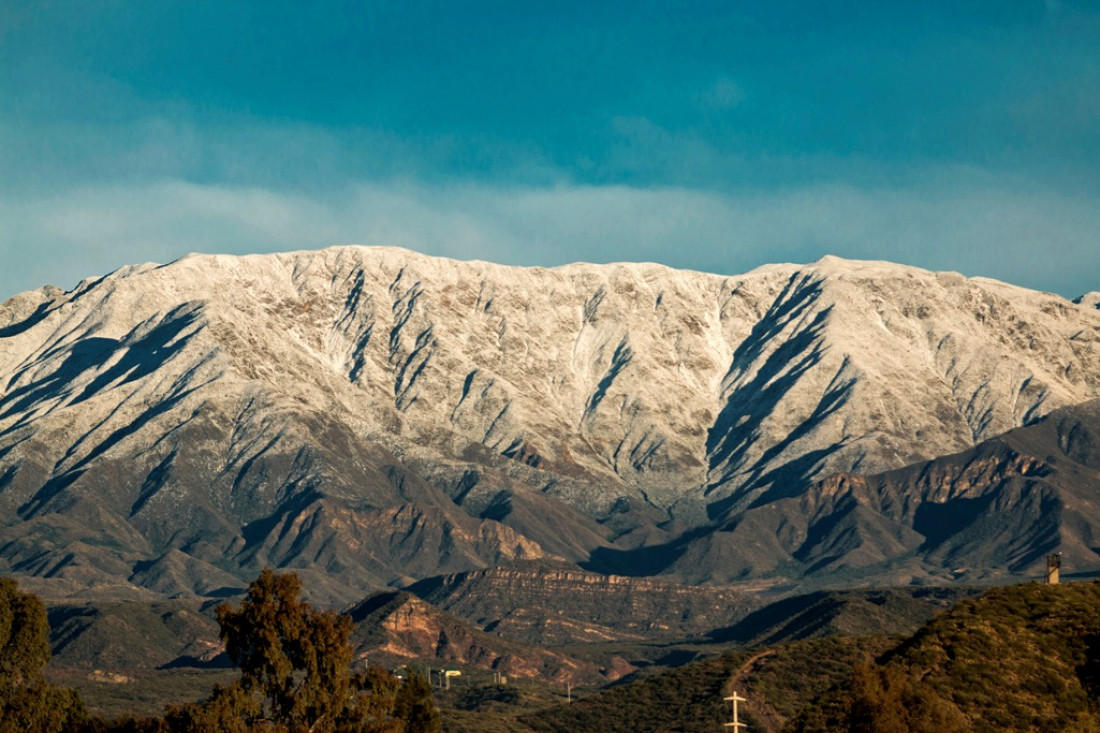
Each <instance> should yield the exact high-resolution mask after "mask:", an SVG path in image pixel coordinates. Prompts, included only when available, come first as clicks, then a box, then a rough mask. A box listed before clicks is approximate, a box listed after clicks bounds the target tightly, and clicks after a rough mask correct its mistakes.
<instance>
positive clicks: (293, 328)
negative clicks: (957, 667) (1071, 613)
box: [0, 247, 1100, 602]
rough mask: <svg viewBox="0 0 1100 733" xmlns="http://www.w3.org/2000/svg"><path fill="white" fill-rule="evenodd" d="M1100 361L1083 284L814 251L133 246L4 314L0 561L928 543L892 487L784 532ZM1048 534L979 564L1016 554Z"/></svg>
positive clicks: (463, 559)
mask: <svg viewBox="0 0 1100 733" xmlns="http://www.w3.org/2000/svg"><path fill="white" fill-rule="evenodd" d="M1098 356H1100V311H1098V310H1097V309H1096V308H1094V307H1091V302H1086V301H1085V300H1082V302H1081V303H1080V304H1075V303H1072V302H1070V301H1067V300H1064V299H1062V298H1060V297H1058V296H1054V295H1050V294H1046V293H1038V292H1033V291H1028V290H1024V289H1021V288H1016V287H1013V286H1010V285H1005V284H1003V283H999V282H995V281H991V280H984V279H980V278H974V279H966V278H964V277H962V276H960V275H957V274H953V273H931V272H926V271H922V270H918V269H914V268H909V267H902V266H897V265H891V264H888V263H875V262H848V261H843V260H837V259H834V258H826V259H825V260H822V261H820V262H817V263H814V264H812V265H806V266H799V265H775V266H769V267H765V268H761V269H758V270H755V271H753V272H750V273H747V274H745V275H740V276H735V277H723V276H718V275H707V274H703V273H695V272H684V271H675V270H670V269H668V268H664V267H661V266H657V265H647V264H622V265H603V266H597V265H570V266H567V267H561V268H554V269H549V270H547V269H540V268H526V269H525V268H509V267H502V266H497V265H492V264H487V263H482V262H456V261H452V260H444V259H437V258H430V257H425V256H421V255H418V254H415V253H412V252H408V251H404V250H397V249H388V248H361V247H340V248H333V249H328V250H324V251H320V252H300V253H292V254H279V255H267V256H249V257H228V256H190V257H187V258H184V259H182V260H179V261H177V262H174V263H172V264H170V265H164V266H157V265H140V266H135V267H127V268H123V269H122V270H119V271H117V272H115V273H112V274H111V275H108V276H106V277H103V278H99V279H95V280H89V281H85V282H82V283H81V284H80V285H79V286H77V287H76V288H75V289H74V290H72V291H71V292H62V291H60V290H57V289H55V288H49V287H47V288H43V289H41V290H38V291H34V292H30V293H24V294H22V295H20V296H17V297H16V298H13V299H11V300H9V301H7V302H6V303H4V304H3V305H0V389H2V392H0V569H2V570H4V571H6V572H14V573H17V574H20V575H22V576H25V577H33V578H35V579H37V580H36V581H35V582H37V583H38V585H36V586H34V587H33V588H32V589H33V590H36V591H37V592H41V593H45V594H47V595H54V596H56V595H64V594H72V593H81V594H87V593H89V592H91V593H95V592H99V591H102V592H104V593H108V594H110V595H112V596H114V597H117V596H119V595H120V594H126V593H129V594H131V595H133V596H135V597H141V596H153V595H180V594H182V595H186V594H190V593H199V594H206V595H209V594H214V595H217V594H222V593H228V592H232V591H233V590H234V589H238V588H240V587H241V586H242V585H243V583H244V581H245V580H246V579H247V578H249V577H252V576H253V575H255V573H256V572H257V571H258V570H259V568H261V567H263V566H267V565H273V566H278V567H293V568H297V569H299V570H300V571H301V573H302V574H303V576H304V578H305V585H306V586H307V587H311V588H313V589H315V594H316V595H317V596H320V597H323V598H328V599H330V600H332V601H333V602H350V601H351V600H354V599H355V598H356V597H361V596H362V594H363V591H364V590H365V589H367V588H377V587H381V586H384V585H386V584H402V583H406V582H409V581H411V580H413V579H416V578H420V577H427V576H431V575H437V574H441V573H453V572H463V571H468V570H474V569H478V568H484V567H488V566H492V565H496V564H499V563H503V562H511V561H514V560H517V559H538V558H562V559H565V560H568V561H571V562H580V563H585V564H588V565H589V566H590V567H592V568H595V569H600V570H615V571H617V572H623V573H624V574H635V575H640V574H647V573H656V572H661V573H666V574H668V575H670V576H673V577H678V578H683V579H687V580H690V581H698V580H710V581H724V580H734V579H739V578H744V577H749V576H752V575H761V574H764V575H769V574H770V575H776V576H784V575H785V574H789V575H800V574H805V573H807V572H811V573H812V572H816V571H817V570H818V569H821V568H824V569H826V570H828V569H836V568H837V567H839V566H840V565H844V566H848V567H860V566H870V565H874V564H875V562H877V560H874V559H875V558H879V557H880V556H881V557H886V556H892V555H895V554H897V553H898V552H902V551H908V550H907V549H906V548H909V547H911V546H913V545H914V544H915V545H917V546H924V544H925V540H923V539H920V538H918V537H917V535H919V534H921V530H920V527H916V525H914V524H913V523H912V522H911V521H910V520H911V519H913V517H911V516H909V515H906V514H905V511H909V510H912V511H915V505H913V504H912V503H910V504H909V505H908V506H909V509H904V508H903V509H899V510H898V511H900V512H901V514H898V515H897V516H899V517H902V519H901V520H900V523H901V525H904V526H905V529H906V531H908V532H911V533H915V534H907V533H906V531H903V530H902V529H899V528H898V527H895V526H893V525H889V522H887V526H884V525H883V522H885V521H886V520H883V519H880V516H885V517H888V518H889V517H893V516H894V515H891V514H890V510H888V509H887V508H886V507H887V504H889V502H888V501H886V499H885V498H884V499H883V500H882V502H880V505H875V506H873V507H871V509H869V510H868V509H863V508H860V509H858V511H856V512H855V513H854V514H851V513H849V514H843V513H841V514H836V515H835V516H836V520H837V522H838V523H842V521H849V522H856V524H858V526H859V527H860V530H859V532H857V534H858V533H863V534H861V535H860V536H865V535H866V533H868V532H870V533H872V534H873V535H875V537H876V538H877V539H874V540H868V541H864V542H862V543H857V544H859V546H860V547H863V548H864V549H863V550H859V551H858V552H857V551H856V550H852V552H855V553H856V554H854V555H852V556H851V559H849V560H843V559H835V558H843V556H845V552H844V551H843V548H842V547H841V546H840V545H836V546H835V549H834V550H829V551H826V550H825V548H824V546H823V545H820V543H817V544H814V543H813V542H811V543H810V546H809V549H804V548H803V545H805V542H803V543H802V544H798V546H797V548H796V547H795V539H792V538H794V535H797V534H798V533H799V532H802V531H803V530H802V529H800V527H802V525H804V524H805V523H806V516H808V515H806V514H805V512H807V511H809V507H810V505H813V506H815V507H822V506H825V505H826V504H828V501H827V500H826V499H824V498H822V497H824V496H825V494H826V493H828V492H827V491H826V490H825V489H823V488H821V487H822V486H824V484H815V483H814V482H815V481H820V480H822V479H826V477H828V476H830V475H832V474H835V473H837V472H849V473H852V472H858V473H861V474H871V473H876V472H881V471H887V470H891V469H897V468H900V467H903V466H905V465H908V464H911V463H914V462H917V461H921V460H926V459H930V458H934V457H936V456H940V455H945V454H951V453H957V452H958V451H962V450H966V449H969V448H971V447H972V446H974V445H975V444H977V443H979V442H980V441H982V440H985V439H988V438H991V437H993V436H996V435H998V434H1000V433H1002V432H1004V431H1007V430H1010V429H1012V428H1015V427H1018V426H1021V425H1024V424H1028V423H1030V422H1033V421H1035V420H1037V419H1038V418H1040V417H1042V416H1044V415H1046V414H1048V413H1049V412H1050V411H1052V410H1054V409H1056V408H1059V407H1064V406H1069V405H1075V404H1078V403H1082V402H1084V401H1086V400H1089V399H1094V398H1096V397H1098V396H1100V358H1098ZM838 480H839V479H838ZM813 486H816V487H817V488H811V487H813ZM807 492H810V493H809V494H807ZM803 497H806V498H805V501H806V502H809V503H808V504H807V505H806V507H801V505H800V504H799V502H800V501H803ZM791 502H794V504H791ZM768 507H773V510H772V512H773V514H774V516H773V517H772V518H771V519H766V518H764V516H763V514H762V512H764V511H766V510H767V508H768ZM788 511H790V512H795V513H796V515H797V518H796V519H794V520H793V525H792V526H794V527H795V529H793V530H791V531H786V530H784V529H783V527H785V526H786V525H784V523H783V521H782V518H781V517H780V516H779V515H780V514H783V513H784V512H788ZM822 511H824V510H822ZM798 512H803V514H797V513H798ZM884 512H885V513H884ZM825 513H826V514H828V513H829V512H825ZM813 516H824V515H823V514H822V513H821V512H818V514H817V515H813ZM914 516H915V515H914ZM1081 516H1082V517H1085V516H1086V515H1085V514H1082V515H1081ZM1088 516H1089V517H1091V515H1088ZM845 517H847V519H845ZM889 521H896V520H895V519H890V520H889ZM913 521H916V520H913ZM1082 521H1086V522H1089V523H1091V521H1092V519H1091V518H1087V519H1083V520H1082ZM751 523H758V524H760V525H761V526H762V529H760V530H759V531H756V532H749V533H747V534H746V535H745V536H746V538H747V539H748V540H749V541H750V543H749V544H748V545H746V544H745V543H743V542H742V543H738V542H731V541H730V540H731V539H732V538H733V537H732V535H733V534H736V532H735V530H736V529H737V528H743V529H742V532H745V531H746V530H747V529H748V527H749V525H750V524H751ZM815 526H816V527H817V529H818V530H821V529H822V527H821V526H819V523H818V524H817V525H815ZM921 526H924V525H921ZM1091 526H1092V525H1091V524H1089V527H1091ZM716 529H718V530H721V531H720V532H718V533H715V532H714V530H716ZM1052 531H1053V530H1052ZM1059 531H1060V530H1059ZM1089 531H1092V530H1089ZM792 532H793V534H792ZM1084 532H1085V531H1084V530H1081V536H1082V537H1083V536H1084ZM818 534H821V532H820V531H819V532H818ZM827 534H828V533H825V535H822V536H826V535H827ZM814 536H815V537H816V536H817V534H815V535H814ZM1045 536H1054V535H1045ZM1036 541H1037V542H1040V541H1039V540H1036ZM868 542H871V544H874V542H878V548H877V549H874V550H870V549H867V548H868V547H869V545H868ZM1045 542H1046V541H1045V540H1043V541H1042V542H1040V544H1042V549H1033V550H1032V551H1030V552H1022V553H1017V554H1014V555H1011V557H1009V556H1003V555H1002V554H997V553H994V554H992V555H988V554H987V555H983V556H982V562H983V563H993V566H992V569H991V572H994V571H997V572H1000V571H1004V570H1014V571H1024V570H1026V569H1027V568H1028V567H1030V566H1029V565H1028V563H1029V562H1030V561H1031V560H1033V559H1034V556H1035V554H1036V553H1041V552H1044V551H1046V549H1047V546H1048V544H1049V543H1046V544H1044V543H1045ZM834 544H835V543H834ZM1086 544H1087V543H1086ZM1038 546H1039V545H1036V547H1038ZM812 547H818V548H819V549H820V552H818V551H817V550H812ZM670 548H672V550H671V551H670ZM792 548H794V549H795V550H796V551H795V552H794V553H793V554H792V552H791V550H792ZM746 553H747V554H748V555H749V557H748V558H747V559H746V557H745V555H746ZM799 553H801V555H800V554H799ZM861 553H862V554H861ZM868 553H869V554H868ZM763 556H767V557H773V558H778V560H775V561H768V562H764V561H761V559H760V558H761V557H763ZM787 556H791V557H794V559H795V561H796V562H794V563H793V564H789V566H788V565H784V562H782V560H784V559H785V558H786V557H787ZM834 556H835V558H834ZM1001 559H1005V562H1007V564H1005V563H1001ZM872 560H874V562H872ZM921 562H929V563H932V564H933V565H934V564H935V563H941V564H942V563H948V564H952V565H953V564H954V563H955V558H954V557H953V556H952V554H951V553H950V552H947V553H946V554H943V555H941V556H937V555H935V554H934V553H925V554H924V555H922V558H921ZM819 563H821V564H820V566H819ZM998 563H1000V564H999V565H998Z"/></svg>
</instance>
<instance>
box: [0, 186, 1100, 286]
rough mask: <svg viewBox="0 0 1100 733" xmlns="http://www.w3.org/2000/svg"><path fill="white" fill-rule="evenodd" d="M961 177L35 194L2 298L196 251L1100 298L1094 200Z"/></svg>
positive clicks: (16, 210)
mask: <svg viewBox="0 0 1100 733" xmlns="http://www.w3.org/2000/svg"><path fill="white" fill-rule="evenodd" d="M963 178H965V177H963ZM963 178H960V177H954V178H952V177H943V178H935V179H931V178H930V179H926V180H924V181H923V182H921V183H918V184H914V185H912V186H909V187H907V188H856V187H852V186H848V185H839V184H820V185H809V186H801V187H791V188H786V189H782V190H773V191H768V192H749V193H736V192H734V193H731V192H707V191H698V190H691V189H685V188H674V187H670V188H649V189H642V188H632V187H627V186H581V185H569V186H558V187H524V186H508V187H500V186H492V185H483V184H456V185H426V184H423V183H407V182H406V183H399V182H398V183H395V182H388V183H379V182H362V183H357V184H351V185H348V186H346V187H344V188H342V189H341V190H340V191H337V192H333V191H326V192H324V193H318V194H315V195H310V194H306V193H302V192H292V193H288V192H279V191H275V190H269V189H265V188H260V187H246V186H240V187H234V186H226V185H198V184H193V183H186V182H182V181H173V180H166V181H162V182H158V183H153V184H143V185H139V184H127V185H112V186H95V187H84V188H76V189H72V190H64V191H53V192H42V193H39V194H34V193H29V194H25V195H22V196H19V197H8V198H6V199H5V200H4V201H3V202H0V220H3V221H4V227H3V229H2V230H0V255H2V256H3V257H4V259H5V262H7V263H8V266H7V267H5V269H4V271H3V274H0V297H6V296H9V295H12V294H14V293H16V292H19V291H22V290H26V289H31V288H34V287H38V286H40V285H42V284H44V283H45V282H48V281H53V282H54V284H57V285H61V286H63V287H71V286H72V285H74V284H75V283H76V281H77V280H79V279H80V278H83V277H89V276H93V275H98V274H102V273H104V272H107V271H109V270H112V269H114V268H116V267H119V266H121V265H124V264H132V263H135V262H140V261H146V260H150V259H152V260H155V261H160V262H163V261H168V260H172V259H175V258H177V257H180V256H182V255H184V254H187V253H189V252H195V251H198V252H225V253H239V254H243V253H248V252H271V251H285V250H294V249H314V248H320V247H326V246H330V245H333V244H379V245H392V246H402V247H408V248H411V249H415V250H418V251H421V252H425V253H429V254H436V255H442V256H449V257H455V258H459V259H475V258H476V259H486V260H490V261H495V262H501V263H507V264H520V265H542V266H553V265H559V264H564V263H567V262H574V261H582V260H584V261H596V262H609V261H624V260H626V261H643V260H644V261H656V262H661V263H663V264H667V265H669V266H673V267H682V268H689V269H697V270H704V271H710V272H719V273H728V274H733V273H739V272H744V271H747V270H749V269H751V268H753V267H756V266H758V265H761V264H766V263H771V262H781V261H794V262H808V261H813V260H815V259H818V258H819V257H821V256H823V255H825V254H835V255H839V256H842V257H848V258H854V259H881V258H882V257H883V253H890V255H889V256H890V257H891V258H892V259H894V260H896V261H899V262H902V263H905V264H912V265H916V266H920V267H925V268H929V269H953V270H961V271H963V272H964V273H965V274H967V275H982V276H988V277H993V278H997V279H1000V280H1006V281H1008V282H1012V283H1015V284H1019V285H1023V286H1026V287H1032V288H1037V289H1046V290H1054V291H1057V292H1061V293H1062V294H1063V295H1066V296H1069V297H1072V296H1075V295H1078V294H1080V293H1082V292H1086V291H1090V290H1098V289H1100V282H1098V281H1097V278H1096V273H1098V272H1100V248H1097V247H1096V246H1095V244H1096V239H1095V236H1096V235H1095V232H1097V231H1100V206H1098V205H1097V204H1098V202H1097V201H1096V200H1094V199H1092V198H1089V197H1082V196H1074V195H1069V194H1060V193H1056V192H1042V191H1034V190H1022V189H1019V188H1016V189H1013V188H1010V187H1005V186H1001V187H995V186H990V185H989V184H988V182H984V181H983V182H977V183H974V182H967V181H966V180H963ZM28 247H33V248H34V255H35V256H33V257H29V256H26V254H27V248H28ZM58 280H60V282H58Z"/></svg>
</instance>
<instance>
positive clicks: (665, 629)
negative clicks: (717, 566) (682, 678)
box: [406, 561, 756, 645]
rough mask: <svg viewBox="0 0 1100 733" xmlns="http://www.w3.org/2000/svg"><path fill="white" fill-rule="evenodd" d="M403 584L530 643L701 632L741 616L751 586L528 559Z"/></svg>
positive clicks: (751, 597)
mask: <svg viewBox="0 0 1100 733" xmlns="http://www.w3.org/2000/svg"><path fill="white" fill-rule="evenodd" d="M406 590H408V591H409V592H411V593H415V594H416V595H418V596H419V597H421V598H423V599H424V600H426V601H429V602H430V603H432V604H434V605H436V606H438V607H440V608H443V609H445V610H447V611H450V612H451V613H454V614H456V615H458V616H461V617H462V618H464V619H466V620H467V621H469V622H471V623H474V624H476V625H477V626H479V627H480V628H482V629H484V630H486V631H491V632H493V633H494V634H496V635H498V636H502V637H504V638H507V639H513V640H515V641H521V642H525V643H528V644H541V645H546V644H550V645H555V644H576V643H591V642H602V641H622V640H641V639H647V640H651V641H652V640H655V639H661V638H669V637H671V638H684V637H690V636H699V635H702V634H705V633H706V632H709V631H711V630H712V629H716V628H718V627H720V626H724V625H726V624H729V623H730V622H732V621H733V620H734V619H736V618H740V617H741V616H744V615H745V613H746V612H747V611H748V609H749V608H751V607H752V606H751V605H750V604H753V603H756V601H755V599H754V595H755V594H753V593H752V590H753V589H752V588H751V587H749V586H745V587H742V588H740V589H738V590H734V589H733V588H721V587H694V586H684V585H677V584H675V583H669V582H666V581H661V580H655V579H647V578H631V577H624V576H617V575H610V576H607V575H600V574H598V573H592V572H585V571H582V570H579V569H577V568H576V567H575V566H571V565H568V564H566V563H553V562H546V561H531V562H523V563H515V564H512V565H506V566H498V567H495V568H490V569H487V570H475V571H471V572H467V573H456V574H454V575H446V576H440V577H436V578H426V579H424V580H422V581H419V582H417V583H415V584H413V585H411V586H409V587H408V588H407V589H406Z"/></svg>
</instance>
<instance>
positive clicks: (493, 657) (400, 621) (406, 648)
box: [347, 593, 634, 684]
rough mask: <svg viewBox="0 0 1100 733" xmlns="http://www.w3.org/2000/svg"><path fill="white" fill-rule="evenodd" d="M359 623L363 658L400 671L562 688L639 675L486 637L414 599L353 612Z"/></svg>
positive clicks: (385, 597) (391, 598) (385, 600)
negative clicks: (407, 667) (414, 668)
mask: <svg viewBox="0 0 1100 733" xmlns="http://www.w3.org/2000/svg"><path fill="white" fill-rule="evenodd" d="M347 613H348V614H349V615H350V616H351V618H352V620H353V621H355V623H356V627H355V630H354V632H353V633H352V643H353V644H354V646H355V649H356V654H357V656H358V658H360V659H364V660H367V661H369V662H370V663H371V664H385V665H389V666H397V665H401V664H408V663H411V662H416V663H420V664H428V665H429V666H432V667H437V666H446V667H459V668H461V667H465V668H467V670H466V671H467V673H468V672H469V669H470V668H476V669H481V670H493V671H496V672H500V673H502V674H503V675H504V676H506V677H513V678H525V679H531V678H541V679H545V680H550V681H553V682H555V683H558V684H564V683H566V682H569V683H571V684H606V683H607V682H608V681H614V680H616V679H619V678H620V677H622V676H624V675H626V674H628V673H630V672H632V671H634V667H632V666H631V665H630V664H629V663H628V662H626V660H623V659H615V660H613V663H612V664H610V665H607V666H604V667H601V666H599V665H597V664H595V663H593V662H590V661H585V660H581V659H576V658H573V657H570V656H568V655H565V654H559V653H555V652H552V651H548V650H545V649H540V648H538V647H535V646H530V645H527V644H519V643H516V642H514V641H508V640H506V639H503V638H500V637H498V636H494V635H491V634H486V633H484V632H482V631H479V630H478V629H475V628H473V627H471V626H470V625H468V624H467V623H465V622H464V621H462V620H460V619H459V618H458V617H456V616H453V615H451V614H449V613H447V612H445V611H442V610H440V609H438V608H435V607H434V606H432V605H431V604H429V603H426V602H425V601H423V600H421V599H419V598H417V597H416V596H414V595H412V594H409V593H381V594H378V595H376V596H372V597H370V598H368V599H366V600H364V601H363V602H361V603H359V604H357V605H356V606H354V607H353V608H351V609H350V610H349V611H348V612H347Z"/></svg>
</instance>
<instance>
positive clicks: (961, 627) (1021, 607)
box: [791, 582, 1100, 731]
mask: <svg viewBox="0 0 1100 733" xmlns="http://www.w3.org/2000/svg"><path fill="white" fill-rule="evenodd" d="M852 721H856V722H857V723H858V724H859V725H863V726H864V729H867V730H871V729H874V726H879V727H880V728H881V727H882V726H885V725H898V724H900V725H904V726H908V729H910V730H928V731H932V730H935V731H964V730H966V731H971V730H972V731H1053V730H1081V731H1085V730H1098V729H1100V583H1097V582H1092V583H1072V584H1064V585H1056V586H1049V585H1040V584H1037V583H1034V584H1026V585H1018V586H1011V587H1006V588H997V589H995V590H991V591H989V592H988V593H986V594H984V595H983V596H982V597H981V598H978V599H975V600H965V601H962V602H961V603H960V604H959V605H958V606H956V607H955V608H954V609H952V610H951V611H949V612H947V613H945V614H943V615H942V616H940V617H939V618H937V619H935V620H933V621H932V622H931V623H929V624H928V625H927V626H925V627H924V628H922V629H921V630H920V631H919V632H917V633H916V634H915V635H913V636H912V637H911V638H910V639H908V640H907V641H906V642H904V643H903V644H902V645H901V646H899V647H897V648H896V649H895V650H894V651H892V652H891V653H889V654H888V655H886V656H885V657H883V658H882V659H881V660H880V662H879V663H878V664H877V665H874V666H872V667H870V668H869V669H865V670H861V674H859V675H857V676H856V678H855V679H854V680H849V681H847V683H846V684H845V685H844V686H843V687H842V688H841V689H839V690H835V691H833V692H831V693H829V694H828V695H825V696H823V697H822V698H821V699H819V700H818V701H816V702H815V704H814V705H812V706H810V707H809V708H808V709H806V710H804V711H803V712H802V713H801V714H800V716H799V720H798V721H797V723H796V724H794V725H793V726H792V728H791V729H792V730H797V731H826V730H838V729H841V728H842V727H846V726H847V725H849V724H850V723H851V722H852ZM867 726H872V727H867Z"/></svg>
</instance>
